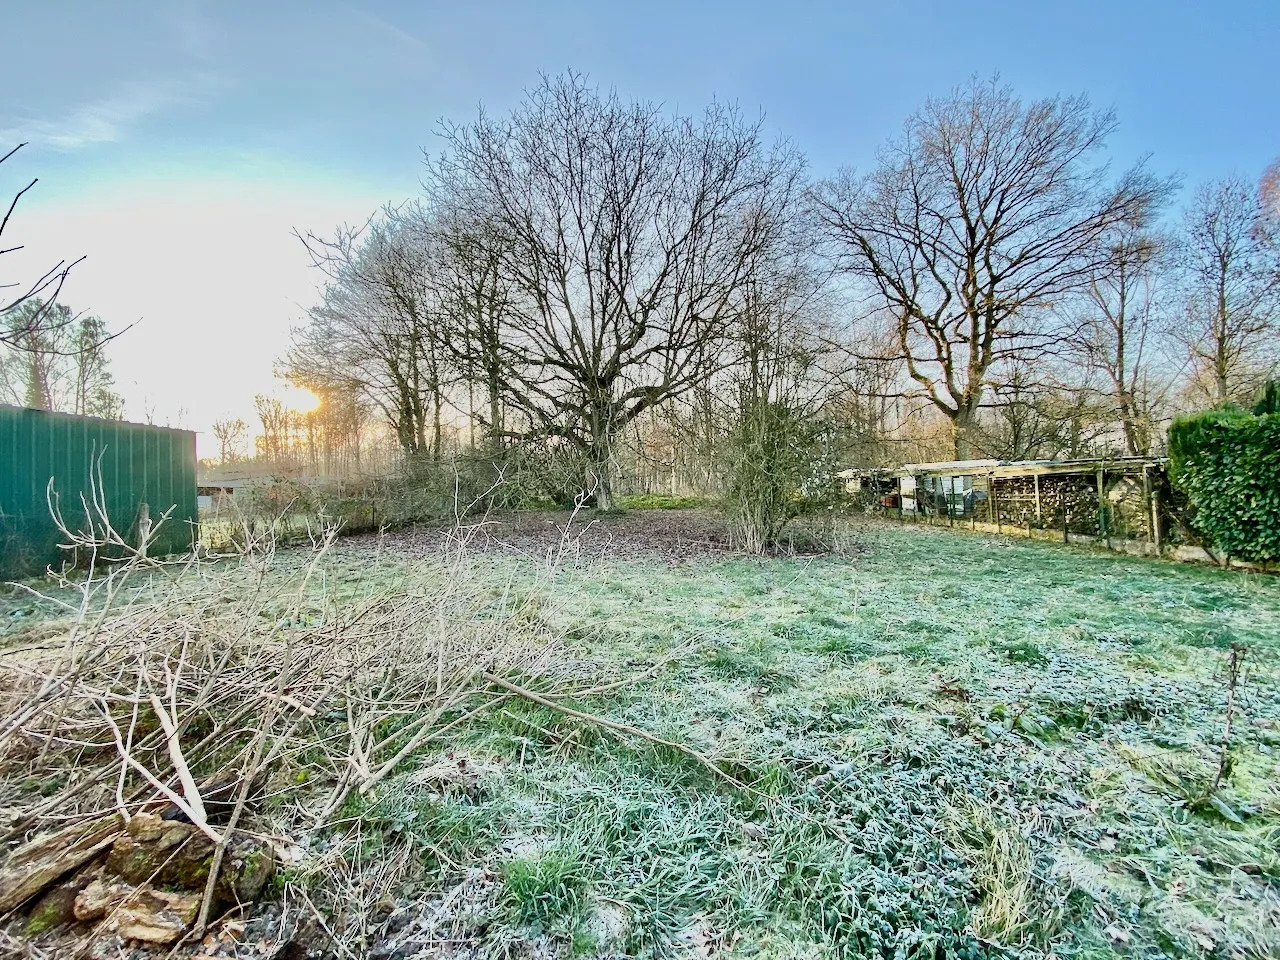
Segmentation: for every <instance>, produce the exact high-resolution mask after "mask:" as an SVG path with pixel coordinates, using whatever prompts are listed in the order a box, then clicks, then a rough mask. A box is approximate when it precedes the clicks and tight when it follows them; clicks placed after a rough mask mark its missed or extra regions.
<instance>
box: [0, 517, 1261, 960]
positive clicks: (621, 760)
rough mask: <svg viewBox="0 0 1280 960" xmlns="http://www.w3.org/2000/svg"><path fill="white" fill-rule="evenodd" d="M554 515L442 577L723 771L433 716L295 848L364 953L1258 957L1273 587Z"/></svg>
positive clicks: (1063, 561) (356, 576)
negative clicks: (559, 529)
mask: <svg viewBox="0 0 1280 960" xmlns="http://www.w3.org/2000/svg"><path fill="white" fill-rule="evenodd" d="M563 519H564V518H563V516H562V517H561V518H560V520H561V522H562V521H563ZM555 521H556V518H554V517H534V518H526V519H524V520H520V521H517V522H515V523H510V524H507V525H503V526H500V527H498V528H495V529H496V531H497V535H498V536H499V537H500V538H502V539H505V542H506V546H505V547H503V548H500V549H493V548H489V549H486V550H485V551H482V552H481V553H480V554H479V555H478V556H477V557H475V558H474V559H473V561H472V562H471V563H470V565H469V566H468V567H467V569H468V570H470V571H471V575H473V576H475V577H476V578H478V580H479V581H480V582H481V583H482V584H487V589H490V590H492V591H494V592H495V593H504V594H506V595H520V596H521V597H522V598H523V603H522V604H521V609H522V610H526V611H528V614H527V615H529V616H533V617H536V618H539V619H540V620H543V621H545V622H546V623H547V624H548V625H550V626H551V627H552V628H553V631H552V633H553V634H555V635H558V636H559V637H560V638H561V639H560V640H559V641H558V643H557V645H556V647H555V648H554V649H553V656H554V661H555V669H554V670H551V671H548V672H545V673H543V674H542V675H540V676H539V677H538V678H536V679H533V680H530V684H531V685H532V686H535V687H537V688H539V689H542V690H545V691H550V692H555V691H554V689H553V687H554V684H555V683H557V682H559V681H558V680H556V679H554V678H560V677H563V678H569V680H571V681H572V685H573V687H574V688H575V689H582V688H585V687H592V686H607V687H608V689H607V690H605V691H603V692H600V693H597V694H595V695H591V696H583V697H578V698H576V699H574V700H572V701H571V702H570V703H569V704H568V705H569V706H570V707H571V708H573V709H575V710H578V711H580V712H582V713H584V714H593V715H596V716H599V717H604V718H606V719H608V720H610V721H612V722H613V723H615V724H620V725H625V726H626V727H630V728H634V729H635V730H640V731H644V732H647V733H648V734H651V735H654V736H656V737H659V738H662V739H665V740H667V741H670V742H672V743H676V744H680V745H682V746H684V747H686V748H690V749H692V750H694V751H697V752H698V753H700V754H701V755H703V756H704V757H706V758H708V759H709V760H710V761H711V762H712V763H714V764H715V765H716V767H717V768H718V769H719V770H720V771H721V774H722V775H717V774H715V773H713V772H712V771H710V770H709V769H708V768H707V767H706V766H705V765H704V764H702V763H700V762H699V761H698V760H697V759H696V758H694V757H692V756H690V755H689V753H687V752H681V751H680V750H678V749H675V748H673V747H664V746H660V745H655V744H653V743H652V742H649V741H646V740H643V739H640V738H638V737H637V736H635V735H632V734H628V733H623V734H622V735H620V736H619V735H615V734H614V733H611V732H610V731H608V730H606V729H603V728H602V727H601V726H600V725H598V724H595V723H592V722H590V721H589V720H585V719H581V718H577V717H573V716H569V715H567V714H566V713H564V712H562V711H554V710H552V709H549V708H545V707H542V706H539V705H537V704H535V703H531V702H529V701H528V700H525V699H520V698H516V697H513V698H511V699H510V700H508V701H506V702H504V703H503V704H501V705H500V707H499V708H496V709H492V710H490V711H489V712H488V713H486V714H484V715H482V716H481V717H480V718H478V719H475V720H472V721H470V722H469V723H466V724H462V725H459V726H457V727H456V728H452V731H451V734H450V736H451V738H452V739H451V740H450V741H449V742H448V744H447V746H446V747H445V748H444V749H443V750H442V749H440V748H439V747H435V748H433V749H432V750H430V751H425V752H423V753H422V754H421V755H420V756H415V757H413V758H411V760H410V761H409V762H408V763H407V764H406V765H405V767H404V768H403V769H401V770H400V771H399V772H397V773H396V774H395V775H394V776H393V777H391V778H389V779H387V780H385V781H383V782H382V783H380V784H379V785H378V786H377V788H376V789H375V790H373V791H372V792H371V793H370V794H368V795H366V796H364V797H362V798H359V799H356V800H351V801H349V802H348V805H347V808H346V809H345V810H344V811H343V816H342V817H340V818H339V819H338V821H337V822H336V823H335V826H334V833H333V840H332V844H331V845H328V844H327V842H326V843H322V844H320V846H319V847H317V848H315V849H313V850H312V853H313V854H315V855H317V856H325V855H331V856H338V855H341V856H342V857H343V858H345V859H346V861H348V862H349V861H350V860H351V858H352V857H355V858H357V860H358V864H357V866H359V867H360V868H361V869H362V870H364V871H365V874H364V875H365V876H366V877H367V883H368V884H373V885H374V887H376V888H377V889H376V890H374V892H375V893H376V894H377V896H382V895H383V893H385V910H382V908H381V907H380V908H379V909H380V910H382V912H381V913H380V914H379V918H380V919H378V920H377V923H378V924H380V926H379V927H378V928H377V933H376V936H375V937H374V940H373V942H370V943H369V944H368V946H369V949H370V950H371V951H378V952H377V955H378V956H379V957H392V956H394V957H410V956H417V955H422V956H444V957H459V958H460V957H482V956H485V957H487V956H537V957H551V956H569V955H575V956H585V957H596V956H599V957H604V956H631V955H639V956H689V957H711V956H741V957H748V956H756V957H792V956H794V957H800V956H851V957H852V956H895V957H896V956H901V957H912V956H919V957H931V958H934V957H943V956H984V955H992V956H1000V955H1006V954H1017V953H1021V954H1022V955H1024V956H1043V955H1045V954H1047V953H1052V954H1054V955H1056V956H1063V957H1066V956H1097V957H1102V956H1111V955H1114V954H1116V953H1117V952H1118V953H1122V954H1126V955H1132V956H1141V957H1156V956H1161V955H1165V956H1196V955H1203V956H1211V955H1212V956H1222V957H1228V956H1230V957H1247V956H1252V957H1268V956H1276V955H1280V768H1278V766H1277V762H1278V760H1280V671H1278V670H1277V665H1276V655H1277V652H1278V651H1280V578H1265V577H1254V576H1247V575H1242V574H1239V573H1230V574H1228V573H1224V572H1221V571H1217V570H1210V569H1198V568H1193V567H1189V566H1179V565H1174V564H1169V563H1157V562H1151V561H1143V560H1137V559H1133V558H1127V557H1120V556H1115V555H1110V554H1104V553H1097V552H1092V551H1088V550H1084V549H1081V548H1066V547H1062V546H1059V545H1055V544H1049V543H1038V542H1028V541H1020V540H1017V539H1002V538H994V537H983V536H978V535H974V534H970V533H967V532H953V531H948V530H935V529H927V528H925V529H922V528H912V527H898V526H884V525H864V526H858V527H855V528H854V529H853V531H852V533H851V535H850V537H849V538H848V539H849V540H850V542H851V543H852V548H851V549H850V550H849V551H847V553H846V554H844V555H841V556H818V557H812V558H797V559H766V560H762V561H755V560H751V559H746V558H742V557H736V556H733V555H731V554H729V553H728V552H726V551H725V550H723V549H722V547H720V546H719V545H718V543H717V528H716V522H715V520H714V517H712V516H710V515H708V514H705V513H701V512H699V511H633V512H632V513H630V514H628V515H626V516H625V517H621V518H606V519H604V520H603V521H602V522H601V523H600V524H599V525H597V526H595V527H593V528H591V529H590V530H589V531H588V534H587V535H586V536H584V537H582V538H581V539H578V538H577V537H576V535H573V536H570V537H568V538H566V539H564V540H561V539H559V537H558V535H557V534H556V532H555V527H554V526H553V524H554V522H555ZM571 533H572V532H571ZM438 543H439V537H438V536H435V537H434V539H433V535H431V534H419V535H412V534H394V535H390V536H388V538H387V539H386V541H385V543H383V544H381V545H378V544H377V541H376V540H374V539H372V538H365V539H362V540H360V539H357V540H352V541H347V542H343V543H340V544H339V545H338V546H337V548H336V549H335V551H334V553H333V554H332V555H331V556H330V557H329V558H328V559H327V560H326V562H325V567H324V570H323V574H322V575H320V576H318V577H317V578H316V580H315V584H316V589H317V590H319V591H321V592H322V593H323V600H324V603H325V604H333V603H339V604H341V603H345V602H347V598H354V597H358V596H362V595H367V594H369V593H370V592H377V591H391V592H392V593H394V591H396V590H402V591H403V590H404V589H406V587H405V584H406V583H408V582H410V580H411V578H408V577H406V576H404V573H405V571H406V569H407V568H410V567H413V566H415V565H416V564H417V560H418V558H420V557H424V556H427V555H429V554H431V552H432V551H433V550H434V549H435V547H436V546H437V545H438ZM548 547H553V548H557V549H560V550H561V552H562V554H563V556H564V557H565V558H567V559H568V560H570V561H571V560H573V558H579V561H580V562H578V563H576V565H575V564H574V563H572V562H569V563H567V564H566V565H564V566H562V567H561V569H559V570H558V571H556V572H554V573H552V572H548V567H547V564H546V562H545V555H546V549H547V548H548ZM286 560H287V558H286ZM427 569H428V571H429V570H430V569H441V568H439V567H435V568H431V567H430V566H429V565H428V566H427ZM444 569H449V568H444ZM453 569H457V568H453ZM428 575H429V573H428ZM419 582H420V581H419ZM318 609H319V608H318ZM0 614H3V615H4V618H5V619H4V622H3V623H0V642H13V641H14V640H15V639H16V638H19V637H27V638H28V639H32V638H38V637H39V636H41V631H42V630H46V629H47V630H48V631H51V632H56V629H57V627H56V624H53V623H52V622H50V623H49V624H47V625H46V626H41V625H40V623H39V616H38V615H37V612H35V611H34V609H33V608H32V607H31V603H30V601H29V598H27V597H26V596H25V595H20V594H11V595H9V596H7V597H0ZM5 635H7V639H6V636H5ZM395 641H396V638H395V637H388V642H389V643H394V642H395ZM1233 645H1236V646H1240V647H1243V648H1245V650H1244V652H1243V654H1241V655H1242V656H1243V664H1244V674H1243V678H1242V680H1241V683H1240V685H1239V687H1238V689H1237V691H1236V714H1235V723H1234V727H1233V731H1232V735H1231V738H1230V749H1229V751H1228V752H1227V753H1226V755H1225V761H1224V755H1223V753H1222V736H1223V729H1224V723H1225V720H1226V702H1227V684H1226V664H1227V660H1228V656H1229V655H1230V651H1231V648H1232V646H1233ZM1220 765H1221V766H1222V769H1223V774H1224V776H1223V786H1222V787H1221V788H1220V789H1218V790H1217V791H1213V792H1211V791H1210V790H1209V786H1210V784H1211V783H1212V781H1213V779H1214V776H1215V773H1216V772H1217V771H1218V770H1219V767H1220ZM298 784H299V786H297V788H296V789H295V788H293V787H292V786H289V787H288V788H284V789H281V790H279V791H278V792H277V793H276V794H274V796H275V797H276V798H277V799H276V801H275V802H278V803H281V804H295V803H298V804H301V803H304V802H305V796H304V795H305V793H306V790H307V789H308V785H307V778H306V777H305V776H302V777H300V778H299V780H298ZM326 850H328V851H329V853H328V854H326V852H325V851H326ZM338 851H341V853H340V854H339V852H338ZM384 866H385V867H386V869H384ZM392 866H394V868H392ZM321 874H322V872H321V873H317V872H316V871H311V872H310V873H309V874H308V878H309V879H307V880H306V882H307V883H311V882H316V883H320V882H323V877H322V875H321ZM380 877H383V878H387V877H390V878H394V879H392V880H389V881H387V880H380V879H379V878H380ZM406 878H407V879H406ZM296 879H297V878H294V880H296ZM282 880H283V881H284V882H283V883H282V884H281V889H285V888H287V886H288V883H289V882H290V877H289V876H288V875H287V872H286V876H284V877H283V878H282ZM379 883H384V884H388V885H386V889H385V891H384V890H383V888H382V887H378V886H377V885H378V884H379ZM371 889H373V888H371ZM369 893H370V891H369V890H365V891H362V893H361V895H362V896H365V895H367V894H369ZM375 899H376V897H375ZM338 904H339V906H338V907H337V908H336V909H335V911H334V912H333V913H332V914H331V915H330V921H331V922H332V923H333V924H334V925H335V926H338V925H340V924H341V923H342V922H343V921H342V918H341V915H340V914H341V908H340V904H341V897H339V898H338Z"/></svg>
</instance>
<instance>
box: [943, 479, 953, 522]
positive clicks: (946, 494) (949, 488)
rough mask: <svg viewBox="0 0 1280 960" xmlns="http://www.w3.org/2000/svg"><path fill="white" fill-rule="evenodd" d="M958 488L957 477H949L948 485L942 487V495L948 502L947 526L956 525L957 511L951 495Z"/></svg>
mask: <svg viewBox="0 0 1280 960" xmlns="http://www.w3.org/2000/svg"><path fill="white" fill-rule="evenodd" d="M955 489H956V478H955V477H947V485H946V486H945V487H943V489H942V495H943V497H945V498H946V503H947V526H948V527H954V526H955V525H956V512H955V510H953V509H952V507H951V495H952V493H953V492H954V491H955Z"/></svg>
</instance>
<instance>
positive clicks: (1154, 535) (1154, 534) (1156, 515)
mask: <svg viewBox="0 0 1280 960" xmlns="http://www.w3.org/2000/svg"><path fill="white" fill-rule="evenodd" d="M1151 539H1152V541H1153V542H1154V543H1155V545H1156V554H1157V555H1159V553H1160V552H1161V548H1162V546H1163V543H1162V540H1163V537H1162V536H1161V530H1160V485H1159V484H1158V483H1153V484H1152V485H1151Z"/></svg>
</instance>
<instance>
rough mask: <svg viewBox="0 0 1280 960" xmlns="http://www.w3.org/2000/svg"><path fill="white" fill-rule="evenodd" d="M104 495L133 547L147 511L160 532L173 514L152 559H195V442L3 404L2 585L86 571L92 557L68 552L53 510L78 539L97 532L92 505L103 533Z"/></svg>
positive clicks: (171, 433) (186, 436)
mask: <svg viewBox="0 0 1280 960" xmlns="http://www.w3.org/2000/svg"><path fill="white" fill-rule="evenodd" d="M50 481H52V487H51V486H50ZM50 491H52V492H51V493H50ZM95 492H96V498H97V500H98V502H99V503H100V504H101V505H102V506H103V507H104V508H105V510H106V514H107V516H108V517H110V519H111V524H112V526H113V527H114V528H115V529H116V531H118V532H119V533H120V535H121V536H122V537H124V539H125V540H126V541H127V542H129V543H130V544H136V543H137V537H138V527H139V523H138V521H139V517H140V515H141V513H142V509H143V507H142V505H143V504H146V511H147V514H148V515H149V517H150V521H151V524H152V526H153V527H154V526H156V525H157V524H158V523H159V521H160V517H161V515H162V514H164V513H165V511H167V510H170V508H172V512H170V513H169V517H168V519H167V520H165V522H164V523H163V524H162V525H160V526H159V527H158V528H157V529H156V530H155V532H154V534H153V538H152V539H151V540H150V541H149V543H148V547H147V552H148V554H149V555H152V556H158V555H162V554H172V553H182V552H185V551H187V550H189V549H190V548H191V545H192V543H193V541H194V539H195V535H196V531H197V525H196V524H197V513H196V435H195V434H194V433H192V432H191V431H189V430H170V429H168V428H167V427H151V426H146V425H143V424H139V423H124V422H121V421H117V420H100V419H98V418H96V417H77V416H72V415H70V414H65V413H46V412H44V411H42V410H26V409H23V408H21V407H11V406H6V405H3V404H0V579H10V580H12V579H17V578H21V577H32V576H37V575H39V574H40V573H42V572H43V571H44V570H45V568H46V567H48V566H50V565H52V566H54V567H55V568H57V567H59V566H60V565H62V564H64V563H74V562H81V563H83V562H84V560H85V559H86V558H85V557H83V556H79V557H77V556H74V555H73V554H72V552H71V551H68V550H66V549H63V548H62V547H60V546H59V545H60V544H61V543H63V542H64V541H65V540H66V537H65V535H63V534H62V533H61V532H60V531H59V530H58V528H57V526H56V525H55V524H54V521H53V517H52V515H51V512H50V509H49V501H50V499H51V498H52V499H53V501H54V503H55V504H56V505H57V506H58V507H59V509H60V510H61V513H62V517H63V520H64V522H65V523H66V525H67V526H68V528H70V529H72V530H78V531H79V530H88V529H90V522H91V521H90V517H88V516H86V508H85V501H87V502H88V503H89V511H88V512H89V514H91V516H92V527H93V528H94V529H100V527H101V519H100V517H99V516H98V515H97V511H96V510H94V507H93V500H94V497H95ZM82 498H83V500H82Z"/></svg>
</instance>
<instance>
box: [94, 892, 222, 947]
mask: <svg viewBox="0 0 1280 960" xmlns="http://www.w3.org/2000/svg"><path fill="white" fill-rule="evenodd" d="M74 911H75V917H76V919H77V920H80V921H81V922H83V923H91V922H93V921H101V923H102V927H101V929H102V930H103V931H105V932H107V933H115V934H119V935H120V936H121V937H124V938H126V939H128V940H142V941H144V942H146V943H160V944H169V943H174V942H176V941H177V940H178V938H179V937H181V936H182V935H183V934H184V933H186V932H187V931H188V930H190V929H191V925H192V924H193V923H195V919H196V914H197V913H199V912H200V894H198V893H173V892H170V891H168V890H152V889H150V888H148V887H135V886H133V884H130V883H124V882H123V881H115V882H110V883H109V882H105V881H103V880H95V881H93V883H91V884H89V885H88V886H87V887H85V888H84V889H83V890H82V891H80V894H79V895H78V896H77V897H76V901H75V907H74Z"/></svg>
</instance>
